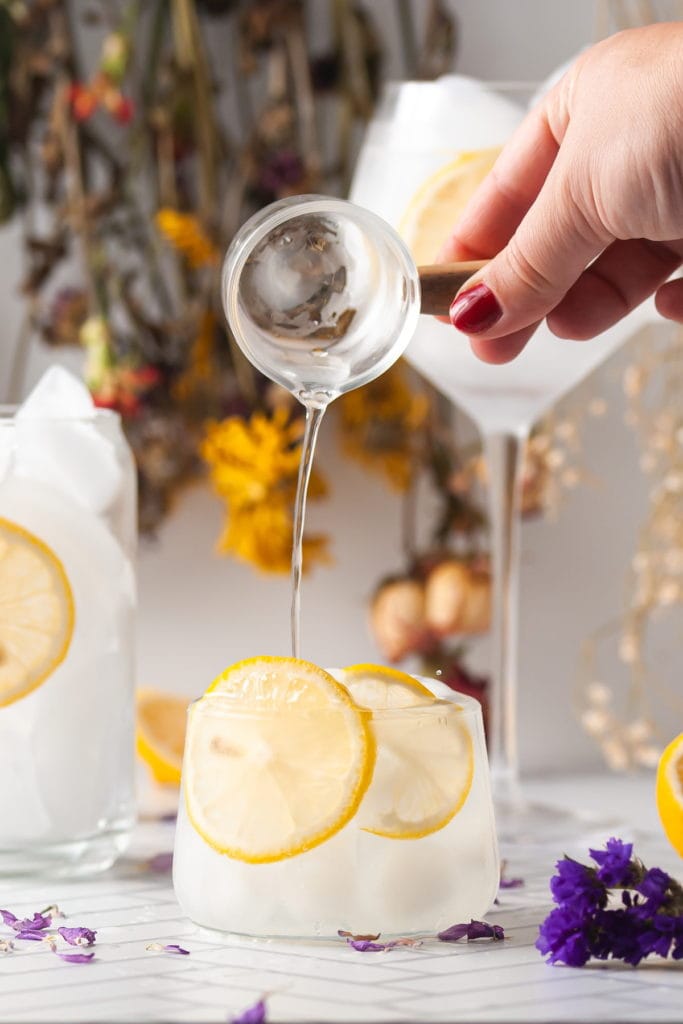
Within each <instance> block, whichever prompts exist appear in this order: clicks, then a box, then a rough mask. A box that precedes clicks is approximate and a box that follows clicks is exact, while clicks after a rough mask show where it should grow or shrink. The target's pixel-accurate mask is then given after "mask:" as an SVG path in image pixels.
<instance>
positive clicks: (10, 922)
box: [0, 910, 19, 928]
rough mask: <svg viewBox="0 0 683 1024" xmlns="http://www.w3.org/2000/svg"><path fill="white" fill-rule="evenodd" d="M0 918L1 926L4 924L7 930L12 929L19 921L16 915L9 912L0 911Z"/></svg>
mask: <svg viewBox="0 0 683 1024" xmlns="http://www.w3.org/2000/svg"><path fill="white" fill-rule="evenodd" d="M0 917H1V918H2V922H3V924H6V925H7V927H8V928H13V927H14V925H15V924H16V922H17V921H18V920H19V918H18V917H17V915H16V914H13V913H12V911H11V910H0Z"/></svg>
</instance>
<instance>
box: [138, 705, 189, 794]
mask: <svg viewBox="0 0 683 1024" xmlns="http://www.w3.org/2000/svg"><path fill="white" fill-rule="evenodd" d="M189 703H190V698H189V697H176V696H174V695H173V694H170V693H163V692H161V691H160V690H151V689H143V690H138V692H137V694H136V704H137V709H136V710H137V715H136V731H135V744H136V747H137V751H138V754H139V755H140V757H141V758H142V760H143V761H144V762H145V764H147V765H148V767H149V770H150V772H151V773H152V777H153V778H154V779H155V781H156V782H160V783H161V784H162V785H171V786H178V785H180V772H181V768H182V764H183V749H184V746H185V723H186V721H187V708H188V705H189Z"/></svg>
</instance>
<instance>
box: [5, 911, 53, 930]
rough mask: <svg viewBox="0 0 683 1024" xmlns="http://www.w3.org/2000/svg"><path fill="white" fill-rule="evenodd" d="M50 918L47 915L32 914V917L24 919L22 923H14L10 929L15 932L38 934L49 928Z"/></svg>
mask: <svg viewBox="0 0 683 1024" xmlns="http://www.w3.org/2000/svg"><path fill="white" fill-rule="evenodd" d="M51 924H52V918H51V917H50V915H49V914H34V915H33V917H25V918H24V919H23V920H22V921H16V920H15V921H14V922H13V924H12V927H13V928H14V930H15V931H16V932H40V931H43V930H44V929H45V928H49V927H50V925H51Z"/></svg>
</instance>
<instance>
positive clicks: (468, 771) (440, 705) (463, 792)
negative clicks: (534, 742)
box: [342, 665, 474, 839]
mask: <svg viewBox="0 0 683 1024" xmlns="http://www.w3.org/2000/svg"><path fill="white" fill-rule="evenodd" d="M342 681H343V683H344V685H345V686H346V687H347V688H348V690H349V693H350V694H351V696H352V697H353V699H354V701H356V703H357V704H359V705H361V706H362V707H365V708H367V709H369V710H370V712H371V725H372V730H373V733H374V736H375V744H376V748H377V753H376V761H375V770H374V774H373V779H372V783H371V785H370V787H369V789H368V792H367V794H366V796H365V799H364V800H363V803H362V805H361V808H360V811H359V815H358V821H359V824H360V826H361V828H364V829H365V830H366V831H367V832H373V833H374V834H376V835H379V836H387V837H389V838H391V839H419V838H421V837H422V836H426V835H429V834H430V833H432V832H437V831H438V830H439V829H442V828H443V827H444V826H445V825H447V824H448V822H449V821H451V820H452V819H453V818H454V817H455V815H456V814H457V813H458V811H459V810H460V809H461V808H462V806H463V804H464V803H465V800H466V799H467V795H468V793H469V791H470V788H471V786H472V777H473V774H474V756H473V749H472V738H471V736H470V733H469V730H468V728H467V725H466V724H465V722H464V719H463V716H462V712H461V709H460V708H459V707H458V706H457V705H449V704H447V703H446V702H444V701H437V700H436V699H435V698H434V696H433V694H432V693H431V692H430V691H429V690H428V689H427V687H426V686H424V685H423V684H422V683H420V682H419V681H418V680H417V679H414V678H413V677H412V676H409V675H407V674H406V673H404V672H399V671H398V670H397V669H391V668H385V667H384V666H382V665H352V666H351V667H350V668H346V669H344V674H343V678H342Z"/></svg>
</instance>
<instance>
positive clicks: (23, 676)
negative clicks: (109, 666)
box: [0, 518, 75, 707]
mask: <svg viewBox="0 0 683 1024" xmlns="http://www.w3.org/2000/svg"><path fill="white" fill-rule="evenodd" d="M74 619H75V613H74V599H73V593H72V591H71V586H70V584H69V580H68V578H67V575H66V572H65V571H64V566H63V565H62V563H61V562H60V560H59V558H58V557H57V555H56V554H55V553H54V551H53V550H52V549H51V548H49V547H48V546H47V544H45V543H44V542H43V541H42V540H40V539H39V538H38V537H36V536H35V534H33V533H29V531H28V530H25V529H24V528H23V527H21V526H18V525H17V524H16V523H13V522H10V520H8V519H2V518H0V707H4V706H5V705H6V704H12V703H13V702H14V701H16V700H20V699H21V698H22V697H25V696H26V694H28V693H30V692H31V691H32V690H35V689H36V688H37V687H38V686H40V685H41V683H44V682H45V680H46V679H47V678H48V676H50V675H51V674H52V673H53V672H54V670H55V669H56V668H57V666H58V665H59V664H60V663H61V662H62V661H63V660H64V658H65V657H66V653H67V651H68V649H69V645H70V643H71V638H72V636H73V630H74Z"/></svg>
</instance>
